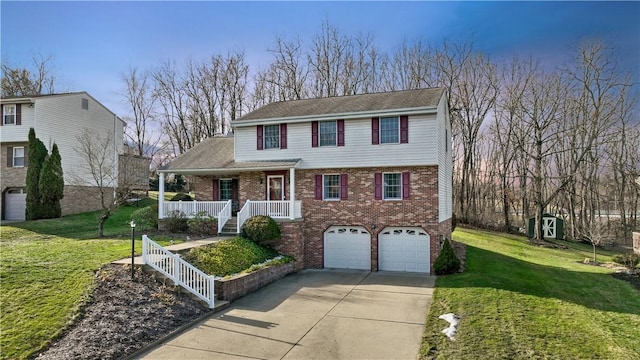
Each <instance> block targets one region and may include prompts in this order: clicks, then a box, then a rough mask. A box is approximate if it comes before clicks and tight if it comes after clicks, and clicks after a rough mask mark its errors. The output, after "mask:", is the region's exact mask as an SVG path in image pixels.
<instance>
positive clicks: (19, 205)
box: [4, 188, 27, 220]
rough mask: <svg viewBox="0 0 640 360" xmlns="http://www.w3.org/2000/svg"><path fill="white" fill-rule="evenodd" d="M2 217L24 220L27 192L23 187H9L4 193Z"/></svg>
mask: <svg viewBox="0 0 640 360" xmlns="http://www.w3.org/2000/svg"><path fill="white" fill-rule="evenodd" d="M4 199H5V200H4V219H5V220H24V219H25V216H24V212H25V209H26V207H27V194H26V193H25V192H24V190H23V189H19V188H18V189H9V190H7V191H6V192H5V194H4Z"/></svg>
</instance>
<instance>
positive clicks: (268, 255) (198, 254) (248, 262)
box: [183, 237, 278, 276]
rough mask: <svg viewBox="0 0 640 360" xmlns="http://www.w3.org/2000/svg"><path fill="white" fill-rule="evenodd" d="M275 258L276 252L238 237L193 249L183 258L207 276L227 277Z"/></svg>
mask: <svg viewBox="0 0 640 360" xmlns="http://www.w3.org/2000/svg"><path fill="white" fill-rule="evenodd" d="M276 256H278V253H277V252H276V251H274V250H272V249H269V248H267V247H264V246H260V245H258V244H256V243H254V242H253V241H251V240H248V239H243V238H239V237H238V238H233V239H228V240H223V241H220V242H218V243H216V244H211V245H206V246H201V247H197V248H193V249H191V250H190V251H189V252H188V253H187V254H185V255H184V256H183V258H184V259H185V260H186V261H188V262H190V263H191V264H193V265H194V266H195V267H197V268H198V269H200V270H202V271H204V272H205V273H207V274H210V275H217V276H227V275H232V274H237V273H240V272H242V271H243V270H247V269H249V268H250V267H251V266H252V265H254V264H259V263H262V262H264V261H265V260H268V259H272V258H274V257H276Z"/></svg>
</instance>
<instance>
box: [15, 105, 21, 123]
mask: <svg viewBox="0 0 640 360" xmlns="http://www.w3.org/2000/svg"><path fill="white" fill-rule="evenodd" d="M16 125H22V104H16Z"/></svg>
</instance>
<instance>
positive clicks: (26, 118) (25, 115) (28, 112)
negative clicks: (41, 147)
mask: <svg viewBox="0 0 640 360" xmlns="http://www.w3.org/2000/svg"><path fill="white" fill-rule="evenodd" d="M7 106H11V105H9V104H4V106H3V107H2V108H3V109H2V110H3V112H4V110H5V109H6V108H7ZM13 106H14V107H15V105H13ZM34 110H35V107H34V106H33V105H31V104H22V105H21V106H20V119H21V121H20V125H10V126H3V127H1V128H0V129H1V131H2V142H3V143H4V142H7V143H8V142H27V139H28V138H29V129H30V128H35V126H34V125H35V123H34V119H33V116H34ZM2 121H4V117H3V119H2ZM14 122H15V120H14ZM36 135H38V137H40V135H39V134H38V133H37V129H36ZM40 139H42V138H40ZM43 142H44V140H43ZM45 145H48V144H47V143H46V142H45Z"/></svg>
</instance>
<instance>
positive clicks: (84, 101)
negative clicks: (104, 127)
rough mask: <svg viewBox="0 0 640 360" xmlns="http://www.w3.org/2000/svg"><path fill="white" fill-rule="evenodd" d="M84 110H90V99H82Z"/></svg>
mask: <svg viewBox="0 0 640 360" xmlns="http://www.w3.org/2000/svg"><path fill="white" fill-rule="evenodd" d="M82 110H89V99H85V98H82Z"/></svg>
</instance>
